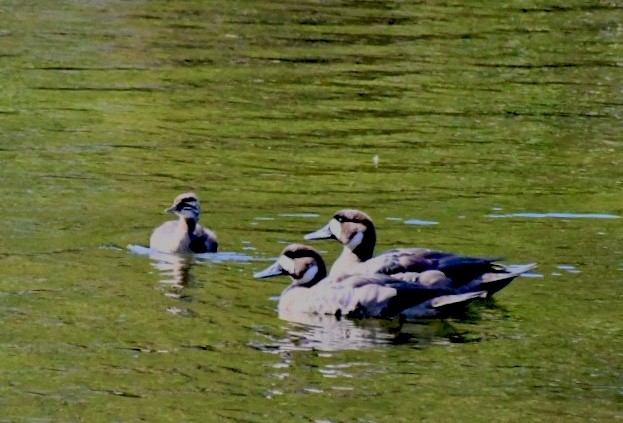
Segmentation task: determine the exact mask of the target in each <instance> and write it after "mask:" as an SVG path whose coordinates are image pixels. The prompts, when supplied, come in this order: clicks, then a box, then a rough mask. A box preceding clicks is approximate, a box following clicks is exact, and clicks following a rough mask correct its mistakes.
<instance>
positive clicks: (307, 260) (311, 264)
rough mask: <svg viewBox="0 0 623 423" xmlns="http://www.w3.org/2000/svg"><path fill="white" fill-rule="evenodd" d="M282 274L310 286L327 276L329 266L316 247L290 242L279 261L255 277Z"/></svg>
mask: <svg viewBox="0 0 623 423" xmlns="http://www.w3.org/2000/svg"><path fill="white" fill-rule="evenodd" d="M280 275H289V276H290V278H291V279H292V282H293V284H294V285H296V286H304V287H308V288H309V287H311V286H313V285H315V284H316V283H317V282H319V281H321V280H322V279H324V278H325V277H326V276H327V268H326V267H325V264H324V260H323V259H322V257H321V256H320V253H319V252H318V251H317V250H316V249H314V248H312V247H310V246H307V245H303V244H290V245H288V246H287V247H286V248H285V249H284V250H283V251H282V252H281V254H280V255H279V258H277V261H275V262H274V263H273V264H271V265H270V266H268V267H267V268H266V269H264V270H262V271H260V272H256V273H254V274H253V277H254V278H256V279H262V278H270V277H272V276H280Z"/></svg>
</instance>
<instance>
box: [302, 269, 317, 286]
mask: <svg viewBox="0 0 623 423" xmlns="http://www.w3.org/2000/svg"><path fill="white" fill-rule="evenodd" d="M317 274H318V266H317V265H315V264H314V265H313V266H309V268H308V269H307V270H306V271H305V273H303V277H302V278H301V279H300V281H301V282H302V283H304V284H305V283H309V282H311V281H312V280H313V279H314V278H315V277H316V275H317Z"/></svg>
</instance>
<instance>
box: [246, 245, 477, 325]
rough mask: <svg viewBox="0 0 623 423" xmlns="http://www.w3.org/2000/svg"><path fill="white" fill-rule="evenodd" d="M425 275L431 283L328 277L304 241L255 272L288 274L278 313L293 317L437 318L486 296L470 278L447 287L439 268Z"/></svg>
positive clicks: (374, 277) (263, 275) (316, 254)
mask: <svg viewBox="0 0 623 423" xmlns="http://www.w3.org/2000/svg"><path fill="white" fill-rule="evenodd" d="M431 273H435V274H434V275H433V274H429V275H425V274H426V272H423V273H422V275H425V277H426V278H428V279H430V280H433V279H434V280H435V283H430V280H429V281H428V282H427V283H420V281H418V280H413V281H411V282H405V281H402V280H398V279H394V278H392V277H390V276H387V275H381V274H376V275H343V276H341V277H338V278H332V277H330V276H329V277H327V271H326V266H325V264H324V260H323V259H322V256H321V255H320V253H319V252H318V251H317V250H316V249H314V248H312V247H310V246H307V245H303V244H291V245H288V246H287V247H286V248H285V249H284V250H283V251H282V252H281V254H280V255H279V257H278V258H277V260H276V261H275V262H274V263H273V264H272V265H270V266H269V267H267V268H266V269H264V270H262V271H260V272H256V273H255V274H254V275H253V276H254V277H255V278H256V279H260V278H268V277H272V276H280V275H288V276H290V278H291V280H292V283H291V284H290V285H289V286H288V287H287V288H285V289H284V290H283V292H282V293H281V296H280V298H279V306H278V311H279V317H280V318H282V319H286V320H294V321H296V320H298V318H297V317H296V316H300V315H301V314H317V315H334V316H336V317H341V316H346V317H355V318H362V317H381V318H394V317H399V318H403V319H418V318H425V317H437V316H440V315H443V314H445V313H446V312H447V311H448V310H449V309H450V308H451V307H453V306H457V305H459V304H465V303H467V302H469V301H472V300H474V299H475V298H481V297H485V296H486V295H487V291H486V290H483V289H480V287H481V283H480V282H475V283H474V284H471V285H470V286H465V288H464V289H461V290H455V289H452V288H451V287H450V286H449V283H448V281H447V278H446V277H445V275H443V274H442V273H441V272H436V271H432V272H431Z"/></svg>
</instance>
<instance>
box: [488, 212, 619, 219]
mask: <svg viewBox="0 0 623 423" xmlns="http://www.w3.org/2000/svg"><path fill="white" fill-rule="evenodd" d="M487 217H491V218H494V219H499V218H509V217H524V218H528V219H541V218H554V219H619V218H620V217H621V216H618V215H616V214H608V213H567V212H550V213H536V212H520V213H509V214H488V215H487Z"/></svg>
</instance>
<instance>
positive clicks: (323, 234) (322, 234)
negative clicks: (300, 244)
mask: <svg viewBox="0 0 623 423" xmlns="http://www.w3.org/2000/svg"><path fill="white" fill-rule="evenodd" d="M303 238H305V239H306V240H308V241H309V240H313V239H331V238H335V235H333V232H332V231H331V223H328V224H327V225H326V226H324V227H323V228H320V229H318V230H317V231H316V232H312V233H310V234H307V235H305V236H304V237H303Z"/></svg>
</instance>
